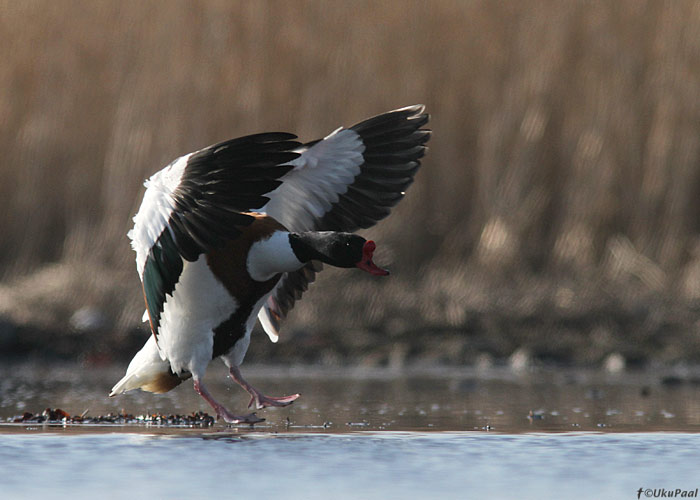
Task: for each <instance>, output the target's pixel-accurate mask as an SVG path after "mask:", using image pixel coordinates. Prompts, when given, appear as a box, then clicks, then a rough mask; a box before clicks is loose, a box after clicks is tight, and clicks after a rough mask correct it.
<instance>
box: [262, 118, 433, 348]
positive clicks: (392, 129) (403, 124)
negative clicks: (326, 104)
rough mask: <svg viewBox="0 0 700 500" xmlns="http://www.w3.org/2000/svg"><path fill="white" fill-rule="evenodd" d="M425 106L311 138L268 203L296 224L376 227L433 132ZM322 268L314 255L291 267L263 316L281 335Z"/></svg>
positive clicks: (274, 334) (302, 227)
mask: <svg viewBox="0 0 700 500" xmlns="http://www.w3.org/2000/svg"><path fill="white" fill-rule="evenodd" d="M424 111H425V108H424V106H422V105H416V106H409V107H406V108H401V109H397V110H394V111H389V112H388V113H384V114H381V115H378V116H375V117H374V118H370V119H368V120H365V121H363V122H361V123H358V124H357V125H355V126H353V127H350V128H347V129H346V128H339V129H337V130H336V131H334V132H333V133H332V134H330V135H329V136H327V137H325V138H324V139H321V140H318V141H314V142H311V143H308V144H305V145H304V146H303V147H302V148H301V149H300V150H299V151H300V153H301V156H299V158H297V159H295V160H293V161H291V162H290V163H291V164H292V165H293V166H294V168H293V170H291V171H290V172H288V173H287V174H286V175H284V177H282V178H281V180H282V184H281V185H280V186H279V187H278V188H277V189H276V190H274V191H272V192H271V193H268V196H269V198H270V201H269V202H268V203H267V204H266V205H265V206H264V207H263V208H262V209H261V210H260V211H262V212H266V213H267V214H268V215H270V216H272V217H273V218H275V219H276V220H278V221H279V222H281V223H282V224H283V225H284V226H285V227H286V228H287V229H289V230H290V231H344V232H352V231H356V230H357V229H360V228H368V227H370V226H373V225H374V224H376V223H377V222H378V221H379V220H381V219H383V218H384V217H386V216H387V215H389V212H390V211H391V208H392V207H393V206H394V205H396V204H397V203H398V202H399V200H401V198H403V196H404V194H405V190H406V188H407V187H408V186H409V185H410V184H411V183H412V182H413V177H414V176H415V174H416V171H417V170H418V168H419V167H420V158H422V157H423V155H424V154H425V150H426V147H425V143H426V142H427V141H428V139H429V138H430V131H429V130H425V129H422V128H421V127H422V126H423V125H425V124H426V123H428V119H429V116H428V115H427V114H426V113H424ZM321 269H322V267H321V264H320V263H318V262H310V263H308V264H307V265H306V266H304V267H303V268H302V269H300V270H299V271H295V272H291V273H285V275H284V276H283V277H282V279H281V280H280V282H279V283H278V285H277V286H276V287H275V289H274V290H273V292H272V293H271V295H270V297H269V298H268V300H267V302H266V303H265V305H264V306H263V308H262V309H261V310H260V313H259V314H258V319H259V320H260V323H261V324H262V325H263V328H264V329H265V331H266V332H267V334H268V336H269V337H270V339H271V340H272V341H273V342H276V341H277V340H278V338H279V327H280V324H281V322H282V320H283V319H284V318H285V317H286V315H287V313H288V312H289V311H290V310H291V309H292V307H293V306H294V303H295V301H296V300H299V299H300V298H301V295H302V294H303V292H304V291H306V289H307V288H308V286H309V284H310V283H311V282H313V281H314V279H315V276H316V273H318V272H319V271H320V270H321Z"/></svg>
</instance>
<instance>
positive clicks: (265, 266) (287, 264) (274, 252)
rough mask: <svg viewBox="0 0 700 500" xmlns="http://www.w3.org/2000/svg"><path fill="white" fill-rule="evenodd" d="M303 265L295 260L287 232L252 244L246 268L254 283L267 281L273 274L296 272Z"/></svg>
mask: <svg viewBox="0 0 700 500" xmlns="http://www.w3.org/2000/svg"><path fill="white" fill-rule="evenodd" d="M303 265H304V263H303V262H301V261H300V260H299V259H297V256H296V255H295V254H294V250H292V246H291V245H290V243H289V233H288V232H287V231H275V232H274V233H272V236H270V237H269V238H267V239H266V240H261V241H257V242H255V243H253V244H252V245H251V247H250V250H249V251H248V260H247V262H246V266H247V268H248V274H249V275H250V277H251V278H253V279H254V280H255V281H267V280H269V279H270V278H272V277H273V276H274V275H275V274H280V273H287V272H290V271H296V270H297V269H299V268H300V267H301V266H303Z"/></svg>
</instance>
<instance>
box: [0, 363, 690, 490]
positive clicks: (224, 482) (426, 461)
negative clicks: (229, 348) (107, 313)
mask: <svg viewBox="0 0 700 500" xmlns="http://www.w3.org/2000/svg"><path fill="white" fill-rule="evenodd" d="M247 373H248V374H249V375H250V377H249V378H250V380H251V382H253V383H254V384H255V385H257V386H259V387H260V388H261V389H264V390H265V391H266V392H268V393H270V394H272V395H277V394H283V393H290V392H301V393H302V398H300V399H299V401H298V402H297V403H295V404H294V405H293V406H291V407H289V408H282V409H272V410H270V409H268V410H261V411H259V413H258V414H259V416H262V417H265V418H266V419H267V420H266V421H265V422H264V423H262V424H259V425H256V426H255V427H250V426H241V427H231V426H227V425H224V424H223V423H217V424H215V425H214V426H212V427H205V428H187V427H179V426H169V425H160V426H156V425H116V424H106V425H62V424H36V423H12V420H13V417H15V416H16V415H21V414H22V413H24V412H27V411H29V412H32V413H35V412H37V411H39V412H40V411H41V410H43V409H44V408H46V407H51V408H57V407H59V408H62V409H63V410H65V411H67V412H68V413H70V414H71V415H79V414H81V413H83V412H84V411H85V410H88V412H89V413H88V414H92V415H99V414H107V413H110V412H122V411H124V412H126V413H132V414H136V415H138V414H151V413H165V414H169V413H180V414H184V413H191V412H193V411H197V410H204V411H207V410H208V408H207V407H206V405H205V404H203V403H202V402H200V400H199V398H198V396H196V395H195V394H194V391H192V388H191V384H190V383H185V384H183V385H182V386H181V387H179V388H177V389H176V390H174V391H172V392H171V393H168V394H166V395H162V396H154V395H150V394H144V393H134V394H129V395H125V396H122V397H120V398H113V399H109V398H106V397H105V395H106V393H107V392H108V390H109V388H110V387H111V385H112V383H113V382H114V380H116V378H118V377H119V376H120V375H121V373H120V371H119V369H112V368H103V369H95V368H91V369H88V368H77V367H65V366H64V367H47V366H40V365H36V366H30V365H24V366H20V367H5V368H3V369H2V370H0V376H1V377H2V378H1V382H0V403H1V405H0V464H2V474H1V475H0V491H2V492H3V495H2V497H3V498H36V497H39V496H47V495H59V494H60V495H71V496H73V497H76V498H91V497H94V498H96V497H98V496H99V497H101V498H123V497H125V496H128V497H132V498H199V497H205V496H210V497H211V496H214V495H216V496H219V497H220V496H221V495H225V497H226V498H228V497H231V498H238V497H243V498H248V497H251V496H253V495H255V496H256V497H259V498H271V497H273V496H278V495H279V496H282V497H284V498H299V499H302V498H577V499H578V498H637V493H638V490H639V489H640V488H642V495H643V496H644V497H648V494H652V495H653V489H654V488H656V489H657V491H661V489H662V488H663V489H665V490H666V491H668V490H671V489H674V490H675V489H676V488H678V489H681V490H688V491H694V490H695V488H698V487H700V473H699V472H698V471H699V470H700V433H698V431H700V384H699V383H698V379H697V378H695V377H694V376H693V375H692V374H691V375H688V374H684V375H682V376H676V375H668V374H657V373H650V372H648V373H639V374H632V375H629V374H628V375H617V376H611V375H601V374H594V373H585V372H561V371H543V372H527V373H521V374H514V373H511V372H509V371H505V370H504V371H501V372H499V371H498V370H489V371H487V372H477V371H473V370H439V369H430V370H421V371H411V372H398V373H397V372H393V373H391V372H384V371H374V372H372V371H367V370H352V371H336V370H319V369H311V368H293V369H286V370H273V369H266V368H255V367H253V368H248V370H247ZM224 374H225V373H224V372H223V370H220V369H214V370H211V373H210V375H209V380H208V381H209V382H210V386H211V387H210V389H211V390H212V392H214V393H215V394H216V395H217V396H218V397H219V398H220V399H221V400H222V401H226V403H227V405H228V406H229V407H230V408H231V409H233V410H234V411H238V412H243V411H244V409H245V405H246V404H247V401H248V398H247V397H246V395H245V393H244V392H243V391H242V390H240V389H238V388H237V387H233V386H232V384H231V383H230V381H228V382H227V381H225V379H224ZM217 380H219V382H217ZM647 488H650V490H649V491H648V492H647V491H646V489H647ZM645 495H646V496H645Z"/></svg>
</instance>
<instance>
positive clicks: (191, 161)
mask: <svg viewBox="0 0 700 500" xmlns="http://www.w3.org/2000/svg"><path fill="white" fill-rule="evenodd" d="M295 138H296V136H295V135H292V134H287V133H282V132H273V133H267V134H255V135H249V136H245V137H240V138H238V139H232V140H230V141H225V142H222V143H219V144H214V145H213V146H209V147H208V148H205V149H202V150H201V151H197V152H196V153H193V154H192V155H191V156H190V157H189V158H188V160H187V166H186V167H185V170H184V172H183V176H182V179H181V180H180V184H179V185H178V187H177V188H176V189H175V192H174V193H173V197H174V199H175V211H174V212H173V214H172V215H171V217H170V219H169V221H168V225H169V227H170V228H171V229H172V231H173V234H174V236H175V244H176V246H177V248H178V251H179V252H180V255H182V257H183V258H184V259H186V260H189V261H194V260H196V259H197V258H198V257H199V256H200V255H201V254H202V253H205V252H207V251H208V250H210V249H211V248H214V247H217V246H220V245H221V244H222V243H223V242H224V241H225V240H227V239H233V238H235V237H237V236H238V235H239V234H240V231H239V230H238V229H237V226H239V227H240V226H247V225H249V224H251V223H252V222H253V219H252V217H250V216H248V215H245V214H242V213H240V212H245V211H250V210H253V209H257V208H261V207H262V206H264V205H265V204H266V203H267V202H268V200H269V198H267V197H266V196H264V195H265V194H266V193H269V192H270V191H273V190H274V189H276V188H277V187H278V186H279V185H280V183H281V182H280V180H279V178H280V177H282V176H283V175H284V174H286V173H287V172H289V170H291V169H292V168H293V167H292V166H290V165H284V164H285V163H288V162H290V161H292V160H294V159H296V158H298V157H299V153H295V152H293V151H292V150H293V149H296V148H298V147H299V146H300V143H299V142H297V141H294V140H293V139H295Z"/></svg>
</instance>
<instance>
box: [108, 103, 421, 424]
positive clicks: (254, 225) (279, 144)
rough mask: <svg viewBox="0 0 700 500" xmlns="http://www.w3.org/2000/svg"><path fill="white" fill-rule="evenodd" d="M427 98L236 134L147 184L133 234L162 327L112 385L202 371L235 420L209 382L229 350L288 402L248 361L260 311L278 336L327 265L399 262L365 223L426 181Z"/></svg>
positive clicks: (167, 382) (259, 399) (152, 382)
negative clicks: (294, 130) (290, 130)
mask: <svg viewBox="0 0 700 500" xmlns="http://www.w3.org/2000/svg"><path fill="white" fill-rule="evenodd" d="M427 122H428V115H427V114H425V112H424V106H422V105H416V106H409V107H406V108H402V109H397V110H394V111H390V112H388V113H384V114H381V115H378V116H376V117H374V118H370V119H368V120H365V121H363V122H361V123H358V124H357V125H355V126H353V127H350V128H343V127H341V128H339V129H337V130H335V131H334V132H332V133H331V134H330V135H328V136H326V137H325V138H323V139H320V140H316V141H312V142H309V143H306V144H302V143H300V142H297V141H296V138H297V137H296V136H295V135H292V134H287V133H263V134H256V135H249V136H245V137H241V138H238V139H233V140H229V141H226V142H222V143H219V144H215V145H213V146H209V147H207V148H204V149H202V150H200V151H197V152H194V153H190V154H187V155H185V156H181V157H180V158H178V159H176V160H175V161H173V162H172V163H170V164H169V165H168V166H166V167H165V168H164V169H162V170H161V171H159V172H157V173H156V174H154V175H153V176H152V177H151V178H150V179H148V180H147V181H146V182H145V186H146V192H145V194H144V197H143V202H142V203H141V207H140V208H139V211H138V213H137V214H136V216H135V217H134V227H133V229H132V230H131V231H129V233H128V236H129V238H130V239H131V246H132V248H133V249H134V251H135V252H136V267H137V270H138V273H139V276H140V278H141V282H142V285H143V295H144V299H145V302H146V313H145V314H144V321H148V323H149V324H150V329H151V335H149V337H148V340H147V342H146V344H145V345H144V346H143V348H142V349H141V350H140V351H139V352H138V353H137V354H136V355H135V356H134V358H133V360H132V361H131V363H129V366H128V368H127V371H126V375H125V376H124V377H123V378H122V379H121V380H120V381H119V382H118V383H117V384H116V385H115V386H114V388H113V389H112V391H111V393H110V396H115V395H117V394H122V393H124V392H126V391H130V390H132V389H137V388H140V389H143V390H146V391H150V392H155V393H163V392H167V391H169V390H171V389H173V388H174V387H176V386H177V385H179V384H180V383H181V382H182V381H184V380H186V379H188V378H190V377H191V378H192V379H193V382H194V389H195V391H196V392H197V393H198V394H199V395H201V396H202V397H203V398H204V399H205V400H206V401H207V403H209V405H211V407H212V408H213V409H214V410H215V411H216V413H217V415H218V416H220V417H222V418H223V419H224V420H225V421H226V422H229V423H256V422H260V421H262V420H264V419H261V418H259V417H258V416H257V415H256V414H255V413H251V414H249V415H243V416H239V415H234V414H233V413H231V412H230V411H229V410H227V409H226V408H225V407H224V406H223V405H221V404H220V403H219V402H217V401H216V400H215V399H214V397H213V396H212V395H211V394H210V392H209V391H208V390H207V388H206V387H205V385H204V384H203V383H202V378H203V376H204V373H205V371H206V369H207V366H208V365H209V363H210V362H211V361H212V360H213V359H215V358H221V359H222V360H223V361H224V363H225V364H226V365H227V367H228V368H229V373H230V375H231V378H232V379H233V380H235V381H236V382H237V383H238V384H240V385H241V386H242V387H243V388H244V389H245V390H246V391H247V392H248V393H249V394H250V396H251V400H250V403H249V405H248V407H249V408H250V407H251V406H253V405H255V407H256V408H257V409H260V408H264V407H268V406H286V405H289V404H291V403H292V402H293V401H295V400H296V399H297V398H298V397H299V394H293V395H290V396H283V397H270V396H266V395H264V394H263V393H262V392H260V391H258V390H257V389H256V388H254V387H253V386H252V385H250V384H249V383H248V382H246V380H245V379H244V378H243V376H242V375H241V371H240V368H239V367H240V365H241V363H242V362H243V358H244V356H245V354H246V351H247V349H248V345H249V343H250V334H251V331H252V329H253V326H254V325H255V320H256V318H257V319H258V320H259V321H260V323H261V325H262V327H263V329H264V330H265V332H266V333H267V335H268V336H269V337H270V340H272V342H277V339H278V337H279V329H280V325H281V323H282V321H283V320H284V318H285V317H286V315H287V314H288V313H289V311H290V310H291V309H292V307H293V306H294V303H295V301H297V300H299V299H300V298H301V295H302V293H303V292H304V291H305V290H306V289H307V288H308V286H309V284H310V283H311V282H313V281H314V279H315V276H316V274H317V273H318V272H319V271H321V269H322V265H323V264H324V263H325V264H328V265H331V266H335V267H342V268H359V269H362V270H363V271H366V272H368V273H370V274H373V275H375V276H384V275H387V274H389V273H388V271H386V270H384V269H382V268H380V267H378V266H377V265H376V264H375V263H374V262H373V260H372V254H373V252H374V250H375V248H376V245H375V243H374V242H373V241H368V240H365V239H364V238H363V237H361V236H359V235H356V234H353V233H352V232H353V231H356V230H357V229H360V228H368V227H370V226H373V225H374V224H375V223H376V222H377V221H379V220H381V219H383V218H384V217H386V216H387V215H389V212H390V210H391V207H393V206H394V205H396V204H397V203H398V202H399V200H400V199H401V198H402V197H403V196H404V191H405V190H406V188H407V187H408V186H409V185H410V184H411V183H412V182H413V178H414V175H415V173H416V171H417V170H418V168H419V167H420V159H421V158H422V156H423V155H424V153H425V150H426V148H425V143H426V142H427V141H428V139H429V138H430V131H429V130H425V129H423V128H421V127H423V126H424V125H425V124H426V123H427Z"/></svg>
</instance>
